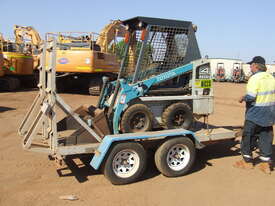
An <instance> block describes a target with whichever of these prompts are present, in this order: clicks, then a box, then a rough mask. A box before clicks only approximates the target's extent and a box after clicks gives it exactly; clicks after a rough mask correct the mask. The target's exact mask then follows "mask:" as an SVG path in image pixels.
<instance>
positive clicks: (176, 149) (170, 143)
mask: <svg viewBox="0 0 275 206" xmlns="http://www.w3.org/2000/svg"><path fill="white" fill-rule="evenodd" d="M195 157H196V149H195V146H194V143H193V142H192V140H191V139H189V138H187V137H177V138H173V139H169V140H166V141H165V142H164V143H163V144H162V145H161V146H160V147H159V148H158V149H157V151H156V152H155V164H156V167H157V169H158V170H159V171H160V172H161V173H162V174H163V175H164V176H167V177H178V176H182V175H185V174H186V173H187V172H189V171H190V169H191V168H192V166H193V164H194V161H195Z"/></svg>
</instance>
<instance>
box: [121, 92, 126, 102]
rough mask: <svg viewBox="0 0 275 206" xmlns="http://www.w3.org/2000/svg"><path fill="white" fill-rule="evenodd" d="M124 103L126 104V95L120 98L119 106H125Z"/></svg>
mask: <svg viewBox="0 0 275 206" xmlns="http://www.w3.org/2000/svg"><path fill="white" fill-rule="evenodd" d="M125 102H126V94H123V95H121V97H120V104H125Z"/></svg>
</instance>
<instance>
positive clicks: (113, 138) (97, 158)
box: [90, 129, 204, 170]
mask: <svg viewBox="0 0 275 206" xmlns="http://www.w3.org/2000/svg"><path fill="white" fill-rule="evenodd" d="M187 135H188V136H191V138H193V140H194V142H195V146H196V148H199V149H200V148H202V147H204V146H203V144H201V143H200V141H199V139H198V137H196V136H195V133H194V132H192V131H189V130H185V129H170V130H161V131H155V132H142V133H126V134H115V135H107V136H105V137H104V138H103V141H102V142H101V144H100V146H99V147H98V149H97V151H96V152H95V155H94V156H93V158H92V160H91V162H90V165H91V166H92V167H93V168H94V169H96V170H97V169H99V167H100V165H101V163H102V161H103V160H104V158H105V156H106V154H107V153H108V151H109V149H110V148H111V146H112V144H113V143H114V142H120V141H127V140H149V139H151V140H152V139H164V138H166V137H173V136H187Z"/></svg>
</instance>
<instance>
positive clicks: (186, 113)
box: [162, 102, 194, 129]
mask: <svg viewBox="0 0 275 206" xmlns="http://www.w3.org/2000/svg"><path fill="white" fill-rule="evenodd" d="M193 120H194V117H193V112H192V110H191V108H190V107H189V105H187V104H185V103H182V102H180V103H174V104H171V105H170V106H169V107H167V108H166V109H165V110H164V112H163V113H162V122H163V125H164V127H165V128H167V129H175V128H184V129H189V128H190V127H191V126H192V124H193Z"/></svg>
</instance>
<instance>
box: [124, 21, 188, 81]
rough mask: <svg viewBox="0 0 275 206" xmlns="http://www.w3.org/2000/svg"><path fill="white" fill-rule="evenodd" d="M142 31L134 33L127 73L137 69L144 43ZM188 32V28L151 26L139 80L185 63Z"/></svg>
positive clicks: (126, 67) (130, 73) (126, 68)
mask: <svg viewBox="0 0 275 206" xmlns="http://www.w3.org/2000/svg"><path fill="white" fill-rule="evenodd" d="M141 33H142V32H141V30H137V31H135V32H134V33H132V39H131V41H130V48H129V52H128V55H127V57H126V66H125V75H128V76H129V75H133V73H134V71H135V69H136V68H135V67H136V64H137V60H138V55H140V54H139V53H140V50H141V45H142V41H141V38H140V37H141ZM187 34H188V29H187V28H178V27H167V26H165V27H164V26H151V27H150V31H149V34H148V39H147V42H146V45H145V46H144V51H143V58H142V59H141V64H140V72H139V74H138V79H137V80H144V79H146V78H148V77H150V76H152V75H157V74H159V73H163V72H166V71H168V70H170V69H173V68H176V67H178V66H181V65H183V63H184V57H185V55H186V51H187V46H188V35H187Z"/></svg>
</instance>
